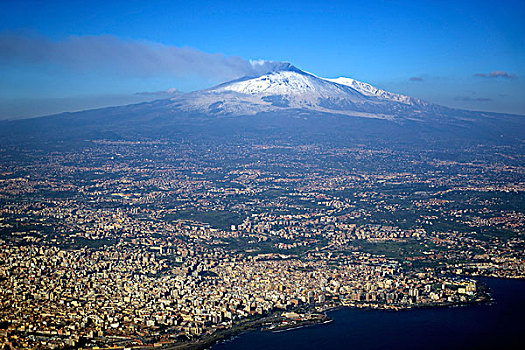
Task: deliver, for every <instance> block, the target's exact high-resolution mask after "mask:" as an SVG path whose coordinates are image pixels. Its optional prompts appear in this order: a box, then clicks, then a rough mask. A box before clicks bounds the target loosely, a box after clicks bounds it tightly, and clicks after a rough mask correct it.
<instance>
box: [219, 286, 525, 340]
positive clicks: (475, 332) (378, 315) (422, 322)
mask: <svg viewBox="0 0 525 350" xmlns="http://www.w3.org/2000/svg"><path fill="white" fill-rule="evenodd" d="M480 281H481V282H483V283H485V284H486V285H487V286H488V287H489V288H490V290H491V295H492V296H493V298H494V302H491V303H486V304H474V305H468V306H460V307H443V308H428V309H412V310H406V311H385V310H365V309H351V308H342V309H338V310H335V311H332V312H329V313H328V315H329V316H330V317H331V318H332V319H333V321H332V322H330V323H327V324H320V325H315V326H310V327H304V328H299V329H292V330H288V331H284V332H280V333H272V332H263V331H260V330H255V331H248V332H246V333H242V334H240V335H238V336H236V337H235V338H232V339H229V340H225V341H222V342H220V343H218V344H216V345H214V346H213V347H212V349H213V350H240V349H243V350H244V349H248V350H271V349H287V350H292V349H297V350H299V349H300V350H313V349H356V350H365V349H404V350H408V349H414V350H415V349H417V350H431V349H440V350H442V349H445V350H451V349H458V350H459V349H461V350H466V349H492V350H496V349H525V281H524V280H513V279H496V278H481V279H480Z"/></svg>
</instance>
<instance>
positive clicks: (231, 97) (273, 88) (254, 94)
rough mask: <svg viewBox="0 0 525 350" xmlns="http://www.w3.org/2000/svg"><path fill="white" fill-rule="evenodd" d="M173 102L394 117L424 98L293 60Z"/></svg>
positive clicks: (190, 106) (236, 111)
mask: <svg viewBox="0 0 525 350" xmlns="http://www.w3.org/2000/svg"><path fill="white" fill-rule="evenodd" d="M171 101H172V103H173V107H174V108H175V107H176V108H178V109H181V110H186V111H197V112H201V113H207V114H214V115H247V114H248V115H250V114H257V113H260V112H270V111H279V110H289V109H300V110H309V111H316V112H324V113H336V114H345V115H353V116H362V117H373V118H388V119H392V118H394V117H395V115H396V114H398V113H399V112H401V111H406V110H407V109H414V108H417V107H420V106H421V105H422V102H421V101H420V100H417V99H414V98H411V97H408V96H404V95H399V94H395V93H391V92H388V91H384V90H381V89H378V88H376V87H374V86H372V85H370V84H367V83H363V82H360V81H357V80H354V79H350V78H337V79H325V78H321V77H317V76H315V75H313V74H310V73H307V72H304V71H301V70H299V69H297V68H296V67H294V66H292V65H291V64H288V63H283V64H280V65H276V66H273V67H272V70H271V71H269V72H266V73H263V74H261V75H259V76H255V77H245V78H241V79H237V80H234V81H231V82H227V83H224V84H221V85H218V86H215V87H213V88H210V89H207V90H202V91H196V92H192V93H189V94H185V95H184V96H177V97H175V98H173V99H171Z"/></svg>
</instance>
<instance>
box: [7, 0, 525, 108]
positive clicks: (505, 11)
mask: <svg viewBox="0 0 525 350" xmlns="http://www.w3.org/2000/svg"><path fill="white" fill-rule="evenodd" d="M524 18H525V2H524V1H500V2H495V1H480V0H478V1H460V0H458V1H443V0H442V1H395V0H392V1H381V0H375V1H307V0H305V1H249V2H248V1H245V2H240V1H239V2H233V1H188V0H186V1H132V0H128V1H100V2H99V1H89V2H86V1H78V2H77V1H52V0H46V1H21V0H18V1H10V0H3V1H2V2H0V77H1V79H0V118H14V117H22V116H32V115H42V114H49V113H55V112H60V111H66V110H79V109H85V108H92V107H98V106H106V105H114V104H124V103H130V102H135V101H139V100H141V99H146V98H151V96H155V97H156V96H157V95H158V96H162V95H163V94H162V93H160V94H157V95H156V94H149V93H153V92H158V91H164V90H167V89H169V88H177V89H179V90H182V91H190V90H196V89H201V88H206V87H209V86H211V85H214V84H217V83H220V82H223V81H226V80H230V79H233V78H236V77H238V76H240V75H243V74H244V73H246V69H247V68H246V67H247V66H246V64H247V60H256V59H266V60H274V61H288V62H291V63H292V64H294V65H296V66H297V67H299V68H301V69H303V70H306V71H309V72H312V73H314V74H316V75H319V76H323V77H339V76H348V77H352V78H355V79H358V80H363V81H366V82H369V83H371V84H373V85H376V86H378V87H381V88H384V89H387V90H390V91H394V92H399V93H404V94H408V95H411V96H415V97H419V98H422V99H425V100H428V101H431V102H435V103H440V104H443V105H447V106H453V107H458V108H465V109H473V110H487V111H496V112H509V113H519V114H525V19H524ZM140 92H148V94H139V95H137V94H136V93H140Z"/></svg>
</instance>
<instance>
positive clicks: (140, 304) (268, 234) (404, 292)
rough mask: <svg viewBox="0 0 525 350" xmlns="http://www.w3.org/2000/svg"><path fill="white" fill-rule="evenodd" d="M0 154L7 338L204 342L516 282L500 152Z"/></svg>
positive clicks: (143, 148) (1, 283)
mask: <svg viewBox="0 0 525 350" xmlns="http://www.w3.org/2000/svg"><path fill="white" fill-rule="evenodd" d="M0 159H1V162H0V247H1V249H0V344H3V345H2V346H1V347H2V348H4V349H27V348H35V349H52V348H56V349H62V348H113V349H117V348H147V347H167V348H183V347H188V348H191V347H192V346H193V347H199V346H201V347H205V346H209V345H210V344H212V342H213V341H216V340H217V339H220V338H221V337H225V336H228V335H230V334H233V333H232V332H235V331H236V330H240V329H246V328H249V327H254V326H257V327H263V328H266V329H268V330H271V329H274V328H281V327H293V326H294V325H297V324H303V323H309V322H316V321H324V320H326V317H324V316H323V315H324V312H325V311H326V310H328V309H331V308H335V307H342V306H348V307H363V308H377V309H389V310H401V309H406V308H417V307H433V306H447V305H458V304H464V303H475V302H485V301H487V300H489V298H490V296H489V291H488V290H487V289H486V288H485V287H484V286H483V284H482V283H480V282H479V281H478V280H477V279H476V278H477V277H478V276H493V277H501V278H523V277H524V276H525V253H524V251H525V250H524V247H525V246H524V235H523V233H524V227H525V207H524V205H525V192H524V190H525V182H524V174H525V168H524V167H523V152H520V151H518V152H516V150H515V149H514V148H512V147H510V146H504V145H502V146H497V145H491V146H484V145H470V146H465V147H464V148H461V147H459V148H454V147H452V148H448V149H441V150H440V149H436V148H433V149H425V148H424V147H418V148H416V149H414V148H409V147H406V148H404V147H403V146H402V145H401V146H399V145H398V146H397V147H395V148H394V147H388V146H387V145H381V144H376V145H365V144H355V145H351V146H344V147H343V146H339V145H329V144H328V143H324V144H316V143H314V142H312V143H308V144H307V143H305V144H298V143H294V142H290V143H286V142H282V141H281V142H271V141H270V140H265V141H264V142H258V141H257V140H256V139H254V140H249V141H246V140H244V141H243V142H242V143H235V142H231V143H213V142H209V143H204V142H201V143H198V144H197V143H195V141H192V140H187V141H186V142H180V141H177V142H174V141H170V140H164V141H163V140H159V141H148V140H143V141H123V140H111V139H109V138H108V139H107V140H84V141H82V142H71V143H68V142H64V143H62V144H53V145H43V146H39V148H36V147H34V146H30V145H29V146H28V145H21V144H19V145H16V144H13V145H2V146H0ZM312 320H313V321H312Z"/></svg>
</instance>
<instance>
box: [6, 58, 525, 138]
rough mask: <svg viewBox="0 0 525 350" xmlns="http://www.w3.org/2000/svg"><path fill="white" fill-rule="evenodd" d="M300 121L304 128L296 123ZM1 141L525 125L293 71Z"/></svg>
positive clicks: (451, 131) (411, 132) (18, 131)
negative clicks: (195, 133)
mask: <svg viewBox="0 0 525 350" xmlns="http://www.w3.org/2000/svg"><path fill="white" fill-rule="evenodd" d="M298 118H299V119H300V120H297V119H298ZM0 126H1V127H2V130H3V131H0V136H3V137H6V138H9V139H11V140H17V139H20V138H25V137H29V138H31V137H44V138H49V137H51V138H56V137H59V138H61V137H75V136H77V137H84V138H85V137H94V138H100V137H109V135H113V136H112V137H119V135H121V136H123V135H128V136H130V135H135V136H138V135H141V137H144V136H146V137H161V136H163V135H164V136H167V135H173V134H177V135H179V136H180V135H181V134H187V135H189V134H192V133H193V132H197V133H204V134H206V133H212V134H215V135H220V133H221V132H223V133H224V135H227V134H231V133H232V132H233V133H236V134H239V133H243V132H255V133H256V132H257V131H264V132H265V133H266V134H268V132H269V131H270V130H273V132H288V133H290V132H291V133H292V134H293V133H294V132H297V131H298V130H302V132H303V134H304V132H306V133H307V134H316V135H319V134H320V133H324V134H325V135H324V136H325V137H330V135H331V133H333V134H334V135H335V134H337V135H338V136H339V137H343V138H344V137H345V135H346V136H348V137H355V136H359V137H363V135H367V134H373V135H374V137H379V138H390V137H396V138H401V139H402V138H411V139H413V138H420V139H421V138H422V139H424V140H432V139H434V138H445V139H447V138H454V139H462V138H463V139H468V140H473V141H475V140H477V139H492V140H497V141H498V142H501V141H504V142H509V141H513V142H514V141H518V142H522V141H523V139H524V131H523V130H525V117H523V116H515V115H508V114H498V113H486V112H472V111H466V110H459V109H453V108H448V107H444V106H439V105H436V104H432V103H429V102H425V101H422V100H420V99H417V98H413V97H409V96H405V95H400V94H396V93H392V92H388V91H384V90H381V89H379V88H376V87H374V86H372V85H370V84H367V83H364V82H360V81H357V80H354V79H351V78H344V77H341V78H337V79H325V78H321V77H318V76H315V75H314V74H311V73H307V72H304V71H302V70H300V69H298V68H296V67H294V66H293V65H291V64H289V63H282V64H278V65H276V66H275V67H273V69H272V70H271V71H269V72H266V73H264V74H261V75H258V76H250V77H244V78H241V79H237V80H234V81H230V82H227V83H224V84H220V85H218V86H215V87H212V88H209V89H205V90H201V91H195V92H190V93H184V94H183V93H180V94H176V95H175V96H174V97H171V98H167V99H162V100H157V101H153V102H146V103H140V104H135V105H127V106H120V107H111V108H102V109H96V110H89V111H83V112H75V113H62V114H58V115H53V116H47V117H40V118H32V119H26V120H18V121H3V122H0Z"/></svg>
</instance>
